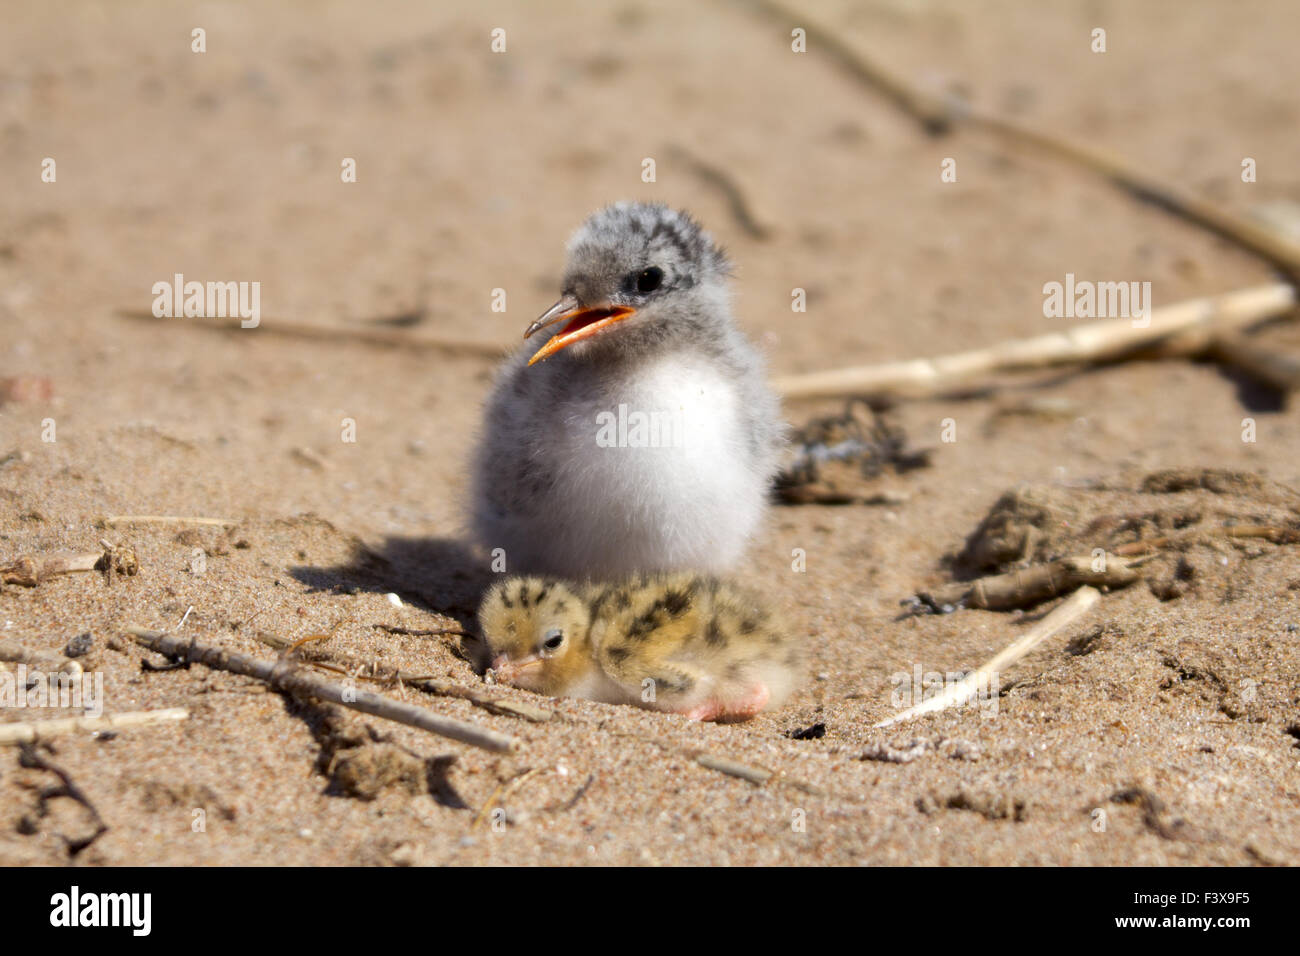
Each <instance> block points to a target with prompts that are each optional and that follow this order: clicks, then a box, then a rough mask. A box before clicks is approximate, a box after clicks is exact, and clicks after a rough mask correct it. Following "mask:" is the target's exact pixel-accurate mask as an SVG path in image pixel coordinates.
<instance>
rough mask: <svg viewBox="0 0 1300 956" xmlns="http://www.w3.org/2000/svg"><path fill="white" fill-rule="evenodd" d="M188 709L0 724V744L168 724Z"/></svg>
mask: <svg viewBox="0 0 1300 956" xmlns="http://www.w3.org/2000/svg"><path fill="white" fill-rule="evenodd" d="M189 715H190V712H189V711H188V710H186V709H185V708H184V707H167V708H164V709H162V710H129V711H126V712H125V713H121V714H105V715H104V716H103V717H58V718H55V719H53V720H31V721H26V720H25V721H22V722H20V723H12V724H0V745H6V744H30V743H35V742H36V741H38V740H45V739H47V738H49V737H57V736H63V735H66V734H75V733H81V732H82V731H85V732H88V733H106V732H113V733H116V732H117V731H119V730H129V729H131V728H133V727H149V726H152V725H154V724H170V723H174V722H176V721H178V720H185V719H186V718H188V717H189Z"/></svg>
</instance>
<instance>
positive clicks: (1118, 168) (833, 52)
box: [751, 0, 1300, 281]
mask: <svg viewBox="0 0 1300 956" xmlns="http://www.w3.org/2000/svg"><path fill="white" fill-rule="evenodd" d="M751 5H752V6H753V7H754V8H755V9H757V10H758V11H759V12H761V13H763V14H765V15H767V16H768V17H770V18H772V19H774V20H782V21H786V22H787V23H790V24H795V25H798V26H800V27H802V28H803V29H804V30H805V31H806V32H807V40H808V48H809V49H810V50H821V51H824V52H825V53H826V54H827V55H828V56H829V57H830V58H831V59H832V60H834V61H835V62H836V63H838V64H839V65H840V66H841V67H842V68H843V69H844V70H845V71H846V72H847V73H848V74H849V75H850V76H852V77H853V78H854V79H856V80H857V81H858V82H860V83H862V84H863V85H865V86H867V87H870V88H872V89H874V90H876V91H878V92H879V93H881V94H882V95H884V96H885V97H887V98H888V99H889V100H891V101H893V102H894V103H895V104H896V105H897V106H898V107H899V108H900V109H902V110H903V111H904V112H905V113H907V114H908V115H909V116H911V117H913V118H914V119H916V120H917V121H919V122H920V123H921V124H922V126H923V127H924V128H925V130H926V132H928V133H931V134H934V135H937V134H941V133H947V132H950V131H951V130H952V129H953V128H954V127H955V126H956V125H957V124H959V123H965V124H967V125H969V126H971V127H973V128H975V129H979V130H982V131H984V132H987V133H991V134H993V135H994V136H997V137H999V138H1000V139H1002V140H1004V141H1006V142H1011V143H1020V144H1025V145H1029V146H1032V147H1035V148H1037V149H1041V150H1044V151H1046V152H1049V153H1052V154H1055V155H1056V156H1059V157H1061V158H1062V159H1065V160H1068V161H1069V162H1072V163H1074V164H1076V165H1078V166H1082V167H1084V168H1085V169H1089V170H1091V171H1092V172H1094V173H1098V174H1100V175H1102V176H1104V177H1105V178H1107V179H1109V180H1110V181H1111V182H1113V183H1115V184H1116V185H1118V186H1119V187H1121V188H1122V189H1124V190H1126V191H1127V192H1128V193H1130V194H1131V195H1133V196H1136V197H1137V198H1139V199H1141V200H1144V201H1147V202H1151V203H1154V204H1155V205H1157V206H1160V207H1161V208H1163V209H1165V210H1167V211H1169V212H1171V213H1173V214H1175V215H1177V216H1179V217H1180V218H1182V219H1183V220H1184V221H1187V222H1191V223H1194V224H1196V225H1199V226H1201V227H1203V228H1205V229H1208V230H1210V231H1211V232H1214V233H1215V234H1217V235H1219V236H1222V237H1224V238H1225V239H1229V240H1231V241H1232V242H1235V243H1236V244H1237V245H1239V246H1241V247H1242V248H1245V249H1248V250H1250V251H1251V252H1254V253H1255V254H1256V255H1259V256H1261V257H1263V258H1264V259H1266V260H1268V261H1269V262H1271V263H1273V264H1274V265H1275V266H1277V267H1278V268H1280V269H1282V270H1283V271H1284V272H1286V273H1287V274H1288V275H1289V276H1291V277H1292V279H1293V280H1297V281H1300V246H1297V245H1296V244H1295V243H1293V242H1291V241H1289V240H1287V239H1286V238H1285V237H1283V236H1281V235H1279V234H1278V233H1276V232H1273V231H1272V230H1269V229H1266V228H1264V227H1261V226H1258V225H1256V224H1254V223H1252V222H1250V221H1248V220H1246V219H1242V218H1240V217H1239V216H1236V215H1234V214H1233V213H1231V212H1228V211H1227V210H1226V209H1223V208H1221V207H1219V206H1216V205H1215V204H1214V203H1211V202H1208V201H1206V200H1204V199H1201V198H1200V197H1198V196H1194V195H1192V194H1190V193H1188V192H1186V191H1184V190H1181V189H1177V188H1175V187H1172V186H1170V185H1168V184H1167V183H1165V182H1162V181H1161V180H1159V179H1157V178H1156V177H1154V176H1152V175H1149V174H1148V173H1146V172H1144V171H1143V170H1141V169H1139V168H1137V167H1136V166H1134V165H1133V164H1131V163H1128V162H1125V161H1124V160H1122V159H1120V158H1119V157H1117V156H1114V155H1111V154H1110V153H1107V152H1105V151H1104V150H1099V149H1094V148H1092V147H1088V146H1083V145H1080V144H1078V143H1073V142H1070V141H1068V140H1065V139H1062V138H1059V137H1056V136H1051V135H1049V134H1047V133H1043V132H1040V131H1038V130H1035V129H1032V128H1030V127H1028V126H1023V125H1021V124H1019V123H1016V122H1014V121H1013V120H1008V119H1003V118H1001V117H998V116H994V115H992V114H989V113H984V112H982V111H978V110H975V109H973V108H972V107H971V106H970V105H969V104H967V103H965V102H964V101H962V100H960V99H958V98H957V97H956V96H952V95H948V96H945V97H942V98H940V97H938V96H934V95H931V94H929V93H926V92H925V91H923V90H921V89H919V88H917V87H916V86H914V85H912V84H911V83H909V82H908V81H907V80H905V79H903V77H902V76H901V75H900V74H898V73H895V72H893V71H891V70H889V69H887V68H885V67H884V66H882V65H881V64H879V63H876V62H875V61H874V60H873V59H871V58H870V57H868V56H867V55H866V54H865V53H863V52H862V51H861V50H858V49H856V48H855V47H854V46H852V45H850V44H849V43H847V42H845V41H844V40H843V39H841V38H840V36H839V35H838V34H837V33H836V32H835V31H832V30H827V29H823V28H822V27H819V26H816V25H815V24H810V23H809V22H808V17H807V16H805V15H804V14H803V13H797V12H795V11H793V10H790V9H788V8H787V7H785V6H784V5H783V4H781V3H777V2H774V0H751Z"/></svg>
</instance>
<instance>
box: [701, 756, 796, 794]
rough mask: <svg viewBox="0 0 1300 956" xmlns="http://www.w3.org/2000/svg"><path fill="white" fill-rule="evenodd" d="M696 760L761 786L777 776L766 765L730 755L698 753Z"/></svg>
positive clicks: (712, 768) (719, 771) (704, 765)
mask: <svg viewBox="0 0 1300 956" xmlns="http://www.w3.org/2000/svg"><path fill="white" fill-rule="evenodd" d="M695 762H696V763H697V764H699V765H700V766H701V767H708V768H709V769H710V770H716V771H718V773H725V774H726V775H727V776H729V777H739V778H740V779H741V780H748V781H749V782H750V783H753V784H757V785H758V786H760V787H761V786H763V785H764V784H765V783H767V782H768V781H769V780H771V779H772V778H773V777H774V776H776V774H775V773H773V772H772V771H771V770H768V769H766V768H765V767H751V766H750V765H749V764H745V763H741V762H740V761H739V760H732V759H731V758H730V757H719V756H717V755H716V754H709V753H697V754H696V755H695Z"/></svg>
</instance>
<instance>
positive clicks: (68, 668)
mask: <svg viewBox="0 0 1300 956" xmlns="http://www.w3.org/2000/svg"><path fill="white" fill-rule="evenodd" d="M0 661H11V662H13V663H16V664H26V665H27V666H28V667H31V668H35V669H37V670H41V671H45V672H47V673H53V672H56V671H58V672H62V673H65V674H71V675H73V676H74V677H75V676H76V675H78V674H80V673H81V672H82V668H81V665H80V664H79V663H78V662H76V661H74V660H69V659H68V658H66V657H64V656H63V655H62V654H56V653H54V652H53V651H33V650H31V649H29V648H26V647H23V646H22V645H21V644H19V643H18V642H17V641H15V640H12V639H9V638H5V639H2V640H0Z"/></svg>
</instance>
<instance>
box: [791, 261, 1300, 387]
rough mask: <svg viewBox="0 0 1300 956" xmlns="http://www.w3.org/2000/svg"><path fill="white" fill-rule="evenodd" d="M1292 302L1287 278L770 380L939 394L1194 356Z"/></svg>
mask: <svg viewBox="0 0 1300 956" xmlns="http://www.w3.org/2000/svg"><path fill="white" fill-rule="evenodd" d="M1295 304H1296V292H1295V290H1294V289H1293V288H1292V287H1291V286H1289V285H1287V284H1285V283H1276V284H1274V285H1265V286H1255V287H1252V288H1249V289H1239V290H1237V291H1235V292H1228V293H1225V294H1223V295H1218V296H1212V297H1207V298H1201V299H1189V300H1188V301H1186V302H1178V303H1175V304H1174V305H1167V306H1163V307H1161V308H1158V309H1152V310H1151V314H1150V321H1149V322H1148V323H1147V325H1146V326H1144V327H1137V326H1135V325H1134V324H1133V321H1132V320H1131V319H1104V320H1102V321H1099V322H1090V323H1088V324H1086V325H1076V326H1073V327H1072V328H1069V329H1066V330H1064V331H1062V332H1054V333H1052V334H1050V335H1040V336H1036V337H1034V338H1029V339H1009V340H1007V341H1004V342H999V343H998V344H996V345H992V346H989V347H987V348H982V349H975V350H973V351H969V352H958V353H955V354H952V355H943V356H939V357H937V358H930V359H912V360H910V361H902V362H885V363H883V364H880V365H861V366H857V367H854V368H842V369H834V370H832V371H826V372H809V373H806V374H803V375H787V376H785V377H783V378H778V379H776V380H775V382H774V383H773V384H774V385H775V386H776V389H777V391H779V392H780V393H781V394H782V395H783V396H784V397H786V398H831V397H835V396H842V395H888V396H897V395H903V396H909V397H920V396H926V395H934V394H938V393H941V392H943V391H945V390H951V389H954V388H957V387H959V386H968V385H969V384H970V382H971V381H972V380H973V379H974V378H975V377H976V376H980V375H992V374H995V373H1005V372H1018V371H1025V370H1030V369H1043V368H1051V367H1054V366H1058V365H1078V364H1084V363H1101V362H1108V361H1114V360H1116V359H1119V358H1122V357H1126V356H1129V355H1132V354H1134V353H1138V352H1141V351H1142V350H1144V349H1151V350H1155V352H1156V354H1158V355H1160V356H1161V357H1166V358H1167V357H1172V356H1188V355H1195V354H1198V353H1200V352H1202V351H1204V350H1206V349H1207V348H1210V347H1211V344H1212V342H1214V341H1217V340H1218V339H1219V338H1220V337H1221V336H1224V335H1226V334H1229V333H1231V332H1234V331H1236V330H1238V329H1240V328H1243V327H1245V326H1249V325H1254V324H1256V323H1258V322H1262V321H1264V320H1265V319H1270V318H1274V317H1276V316H1278V315H1281V314H1282V313H1284V312H1286V311H1288V310H1289V309H1291V308H1293V307H1294V306H1295Z"/></svg>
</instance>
